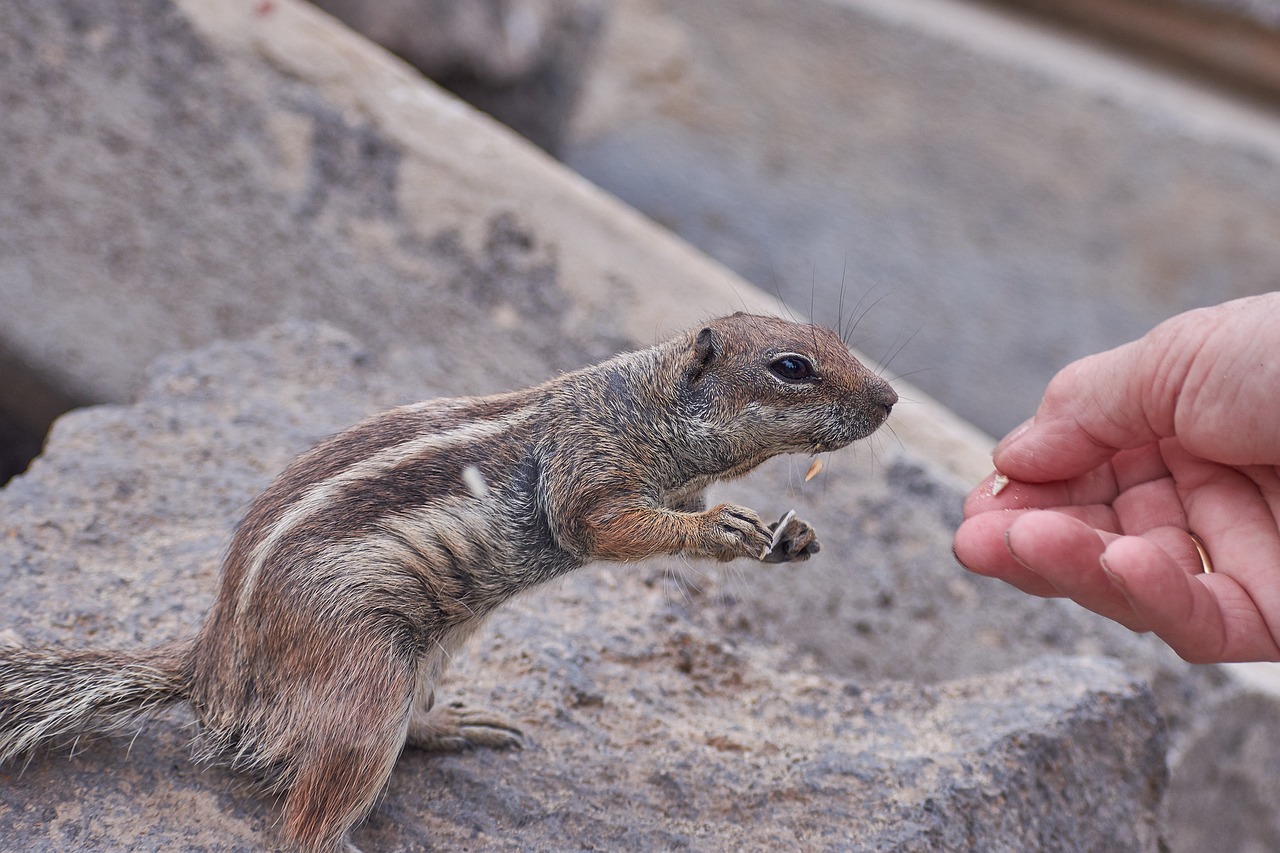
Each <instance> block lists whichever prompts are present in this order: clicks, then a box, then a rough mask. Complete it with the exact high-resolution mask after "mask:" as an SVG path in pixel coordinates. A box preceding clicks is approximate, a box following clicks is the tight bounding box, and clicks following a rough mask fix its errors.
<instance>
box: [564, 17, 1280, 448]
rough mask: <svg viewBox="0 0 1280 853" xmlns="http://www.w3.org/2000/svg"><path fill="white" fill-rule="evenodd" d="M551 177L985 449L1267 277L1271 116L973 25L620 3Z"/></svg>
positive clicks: (1011, 29)
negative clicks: (649, 224)
mask: <svg viewBox="0 0 1280 853" xmlns="http://www.w3.org/2000/svg"><path fill="white" fill-rule="evenodd" d="M1051 5H1053V4H1051ZM1113 5H1119V4H1113ZM564 156H565V160H566V162H568V163H569V164H570V165H572V166H573V167H574V168H576V169H578V170H579V171H581V172H582V173H583V174H584V175H586V176H587V177H588V178H590V179H591V180H593V181H595V182H596V183H598V184H600V185H601V186H602V187H604V188H606V189H608V190H610V191H611V192H614V193H616V194H617V195H618V196H619V197H620V198H622V199H623V200H625V201H627V202H628V203H630V204H632V205H634V206H635V207H637V208H638V209H640V210H642V211H644V212H645V213H647V214H648V215H650V216H652V217H653V218H654V219H655V220H657V221H658V222H661V223H663V224H664V225H666V226H668V227H669V228H671V229H672V230H673V231H674V232H676V233H677V234H679V235H680V236H682V237H684V238H685V239H687V240H689V241H690V242H691V243H693V244H694V245H695V246H698V247H699V248H701V249H703V250H704V251H706V252H707V253H709V254H710V255H712V256H713V257H715V258H717V259H718V260H720V261H722V262H723V263H725V264H726V265H728V266H729V267H731V268H732V269H734V270H735V271H736V272H738V273H739V274H741V275H742V276H743V277H744V278H746V279H747V280H749V281H752V282H754V283H755V284H756V285H757V286H759V287H761V288H763V289H764V290H766V291H772V290H775V289H776V290H778V291H780V292H781V293H782V295H783V296H784V297H785V298H786V299H787V301H788V302H789V303H790V304H792V305H794V306H798V307H800V308H801V309H802V310H804V311H806V312H807V313H809V314H810V315H811V316H814V317H816V318H818V319H820V320H823V321H824V322H827V323H829V324H833V323H834V322H835V321H836V320H837V319H845V320H848V319H850V317H851V316H857V315H860V314H862V313H863V311H864V309H868V307H869V306H870V309H869V310H865V317H863V319H862V321H861V322H860V323H859V325H858V328H857V330H856V334H855V336H854V339H855V340H856V342H857V345H858V346H859V348H860V349H862V350H863V351H864V352H868V353H870V354H871V355H873V356H875V357H877V358H881V359H889V358H892V365H891V367H892V369H893V370H895V371H897V372H899V373H900V374H905V375H909V376H910V377H911V379H912V381H913V382H915V383H916V384H918V385H920V386H921V387H922V388H923V389H924V390H925V391H926V392H927V393H929V394H930V395H931V396H933V397H934V398H936V399H938V400H940V401H942V402H943V403H944V404H945V405H947V406H948V407H950V408H951V409H953V410H954V411H956V412H957V413H958V414H960V415H961V416H963V417H964V418H965V419H967V420H968V421H970V422H971V423H974V424H977V425H978V426H979V427H981V428H983V429H984V430H986V431H988V432H989V433H992V434H995V435H1000V434H1003V433H1004V432H1005V431H1007V430H1009V429H1011V428H1012V427H1013V426H1015V425H1016V424H1018V423H1020V422H1021V421H1022V420H1023V419H1024V418H1025V417H1027V416H1028V415H1029V414H1030V413H1031V412H1032V411H1034V409H1035V405H1036V403H1037V402H1038V401H1039V398H1040V394H1041V392H1042V391H1043V390H1044V386H1045V384H1046V383H1047V382H1048V380H1049V379H1050V378H1051V377H1052V375H1053V374H1054V373H1055V372H1056V371H1057V370H1058V369H1059V368H1060V367H1061V366H1062V365H1064V364H1066V363H1067V362H1068V361H1070V360H1071V359H1073V358H1077V357H1080V356H1083V355H1086V354H1089V353H1092V352H1097V351H1099V350H1102V349H1107V348H1110V347H1112V346H1116V345H1118V344H1120V343H1123V342H1125V341H1128V340H1131V339H1133V338H1135V337H1137V336H1139V335H1141V334H1142V333H1144V332H1145V331H1146V330H1147V329H1149V328H1150V327H1151V326H1152V325H1154V324H1155V323H1156V322H1158V321H1160V320H1162V319H1164V318H1166V317H1168V316H1170V315H1171V314H1174V313H1177V312H1178V311H1180V310H1184V309H1186V308H1189V307H1193V306H1196V305H1202V304H1209V303H1214V302H1218V301H1222V300H1225V299H1227V298H1230V297H1233V296H1240V295H1244V294H1248V293H1256V292H1261V291H1266V290H1270V289H1273V288H1275V287H1276V274H1275V270H1276V269H1277V267H1280V216H1277V212H1276V206H1275V204H1274V199H1275V198H1277V196H1280V168H1277V166H1278V165H1280V122H1277V120H1276V118H1275V117H1274V115H1271V114H1268V113H1263V112H1261V111H1257V110H1248V109H1244V108H1242V107H1239V106H1236V105H1233V104H1231V103H1229V102H1226V101H1224V100H1222V99H1218V98H1214V97H1210V96H1207V95H1206V94H1205V93H1203V92H1199V91H1195V90H1193V89H1192V88H1191V87H1189V86H1185V85H1180V84H1178V83H1177V82H1175V81H1173V80H1170V79H1168V78H1166V77H1162V76H1160V75H1158V74H1155V73H1152V72H1150V71H1149V70H1146V69H1144V68H1141V67H1138V66H1135V65H1132V64H1129V63H1125V62H1123V61H1121V60H1118V59H1117V58H1116V57H1115V56H1111V55H1108V54H1106V53H1104V52H1103V51H1101V50H1099V49H1096V48H1093V47H1089V46H1086V45H1082V44H1077V43H1073V42H1071V41H1070V40H1068V39H1065V38H1062V37H1060V36H1059V35H1058V34H1056V33H1053V32H1050V31H1047V30H1044V29H1037V28H1035V27H1032V26H1028V25H1025V24H1020V23H1018V22H1016V21H1014V20H1012V19H1011V18H1008V17H1006V16H1002V15H1000V14H997V13H996V12H993V11H992V10H991V9H989V8H984V7H983V6H982V5H981V4H973V3H964V2H948V0H752V2H750V3H746V4H743V3H741V2H738V0H659V2H653V0H618V2H617V3H616V4H615V5H614V7H613V10H612V14H611V16H610V18H609V20H608V23H607V26H606V28H605V31H604V33H603V35H602V36H601V44H600V48H599V50H598V52H597V63H596V67H595V70H594V72H593V75H592V78H591V80H590V82H589V84H588V86H587V88H586V90H585V92H584V94H583V97H582V101H581V104H580V106H579V108H578V111H577V113H576V115H575V118H574V125H573V129H572V131H571V135H570V138H569V140H568V141H567V143H566V146H565V149H564ZM841 314H845V315H847V316H845V317H841ZM899 350H900V352H899Z"/></svg>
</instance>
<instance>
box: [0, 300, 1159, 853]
mask: <svg viewBox="0 0 1280 853" xmlns="http://www.w3.org/2000/svg"><path fill="white" fill-rule="evenodd" d="M430 360H431V355H430V354H419V355H418V356H417V357H416V359H413V360H412V361H414V362H416V364H419V365H420V364H424V363H427V362H429V361H430ZM409 361H411V360H408V359H406V360H402V361H400V362H396V363H392V362H388V361H385V360H382V359H379V358H377V357H376V356H372V355H371V354H370V353H369V351H368V350H367V349H366V348H364V347H363V346H361V345H359V344H357V343H355V342H354V341H353V340H352V339H351V338H349V337H347V336H345V335H343V334H341V333H338V332H335V331H333V330H330V329H327V328H324V327H316V326H310V325H305V324H290V325H286V326H281V327H275V328H272V329H269V330H267V331H265V332H264V333H261V334H260V335H258V336H256V337H255V338H254V339H252V340H250V341H248V342H246V343H243V344H227V343H224V344H217V345H214V346H212V347H210V348H208V349H205V350H202V351H197V352H195V353H190V354H186V355H180V356H175V357H171V358H169V359H167V360H165V361H164V362H163V363H162V364H161V365H159V366H158V367H157V369H156V370H155V371H154V372H153V374H152V377H151V379H150V381H149V383H148V385H147V387H146V391H145V393H144V394H143V396H142V398H141V399H140V400H139V402H138V403H137V404H136V405H131V406H100V407H95V408H90V409H85V410H81V411H78V412H75V413H73V414H71V415H68V416H66V417H64V418H62V419H61V420H60V421H59V422H58V425H57V427H56V428H55V430H54V432H53V434H52V436H51V437H50V441H49V446H48V448H47V450H46V452H45V454H44V455H43V456H41V457H40V459H39V460H37V462H36V463H35V465H34V466H33V467H32V469H31V470H30V472H29V473H27V474H26V475H24V476H21V477H19V478H17V479H16V480H14V481H13V482H12V483H11V484H10V485H9V486H8V487H7V488H6V489H4V490H3V491H0V518H3V519H4V526H3V531H2V535H0V579H2V581H0V582H2V583H3V585H4V588H5V591H6V595H5V596H4V598H3V601H0V624H2V625H5V626H12V631H13V633H14V635H16V637H17V638H20V639H21V640H22V641H23V642H28V643H30V642H50V643H65V644H71V643H75V644H95V645H106V646H133V645H138V644H147V643H155V642H160V641H163V640H165V639H169V638H172V637H176V636H180V635H183V634H185V633H187V632H189V631H191V630H193V628H194V627H195V625H196V624H197V623H198V620H199V619H200V616H201V614H202V612H203V611H204V610H205V608H206V607H207V606H208V603H209V601H210V600H211V597H212V594H213V592H214V588H215V582H216V575H217V568H218V559H219V556H220V554H221V553H222V551H223V549H224V548H225V545H226V542H227V539H228V537H229V533H230V530H231V527H232V525H233V523H234V520H235V518H236V517H237V515H238V514H239V512H241V511H242V509H243V507H244V506H245V504H246V502H247V501H248V499H249V498H250V497H251V496H252V495H253V494H254V493H255V492H256V491H257V490H259V489H260V488H262V486H263V485H264V484H265V483H266V482H267V481H268V480H269V479H270V477H271V476H272V474H273V473H274V472H275V471H276V470H278V469H279V468H280V467H281V466H282V465H283V464H284V463H285V461H286V460H287V459H288V458H289V457H290V456H292V455H293V454H295V453H296V452H298V451H299V450H300V449H302V448H303V447H305V446H306V445H308V444H309V443H311V442H312V441H314V440H316V439H317V438H318V437H320V436H321V435H323V434H326V433H329V432H331V431H333V430H335V429H337V428H339V427H340V426H342V425H344V424H346V423H348V422H350V421H351V420H353V419H355V418H356V417H359V416H360V415H361V414H363V413H365V412H367V411H369V410H371V409H374V408H378V407H381V406H384V405H386V404H387V403H388V402H389V401H392V400H404V399H410V398H413V397H417V396H422V395H424V394H428V393H430V392H431V389H430V387H429V383H430V379H429V378H424V376H423V374H422V373H421V372H419V371H416V370H408V369H404V372H398V371H399V370H402V369H403V367H402V365H406V364H408V363H409ZM398 365H400V366H398ZM850 457H851V454H850V455H836V456H835V457H833V459H832V460H831V464H830V465H829V466H828V473H825V474H824V477H825V476H831V474H830V472H831V471H832V470H834V471H835V472H837V473H838V472H840V471H841V470H842V469H844V470H845V473H846V475H848V474H849V473H850V471H851V469H845V468H844V464H843V463H844V462H845V461H846V459H847V458H850ZM904 464H905V463H904ZM891 471H892V468H891V467H889V468H884V467H882V468H881V469H880V471H879V473H877V472H876V471H875V470H872V471H870V472H869V474H867V472H863V471H859V472H858V475H859V477H862V476H863V475H864V474H866V475H867V476H868V477H869V478H870V480H871V482H867V483H865V484H864V485H865V486H866V488H867V489H868V490H870V491H872V492H875V493H879V491H880V490H882V489H884V488H886V487H885V484H884V483H883V482H877V481H878V480H883V479H885V476H886V474H889V473H891ZM764 482H765V483H766V484H769V485H768V486H767V487H766V488H765V489H763V490H760V491H758V492H757V493H756V494H754V495H753V500H754V502H755V503H756V504H757V505H762V506H763V505H767V504H768V503H769V502H770V501H777V500H779V499H780V496H779V495H777V494H775V493H774V491H773V485H772V484H771V482H770V480H769V479H768V478H767V477H766V478H765V480H764ZM868 517H871V516H868ZM852 520H853V521H854V523H855V524H856V523H858V516H855V517H854V518H853V519H852ZM917 532H918V533H920V534H921V535H920V536H912V535H907V534H909V532H908V531H904V535H902V536H901V537H899V538H898V539H897V540H896V541H895V542H893V543H892V544H890V545H889V546H888V547H890V548H891V549H893V550H894V551H895V552H896V553H895V556H893V557H891V558H892V559H897V560H899V561H902V562H904V563H914V562H915V561H917V560H920V559H921V557H920V553H919V549H920V548H921V547H922V544H923V543H925V542H927V537H928V536H930V535H935V534H936V533H937V531H936V530H935V531H930V530H925V529H921V530H919V531H917ZM886 541H888V540H886ZM863 563H864V557H863V556H860V555H859V554H858V553H857V552H856V551H844V550H842V549H840V548H836V547H828V548H825V549H824V551H823V552H822V554H820V555H818V556H817V557H815V558H814V559H813V560H812V561H810V562H809V563H806V564H803V565H798V566H783V567H763V566H760V565H741V566H740V565H737V564H730V565H728V566H724V567H719V566H716V565H704V564H699V565H696V566H695V565H690V566H687V567H686V566H685V565H683V564H682V563H680V562H678V561H677V562H665V563H664V562H658V563H644V564H636V565H599V566H596V567H591V568H588V569H586V570H583V571H581V572H579V573H577V574H576V575H573V576H571V577H569V578H567V579H566V580H564V581H563V582H560V583H556V584H552V585H550V586H548V587H545V588H542V589H540V590H537V591H535V592H534V593H533V594H531V595H529V596H527V597H525V598H523V599H521V600H519V601H517V602H515V603H514V604H513V605H512V606H510V607H508V608H506V609H505V610H503V611H500V612H499V614H498V615H497V616H496V617H495V618H494V619H493V620H492V621H491V622H490V624H489V626H488V627H487V628H486V629H485V630H484V631H483V632H482V634H481V635H480V637H479V638H478V639H477V640H476V641H475V642H474V643H473V644H472V647H471V649H470V651H469V652H468V653H467V654H465V655H464V656H462V658H461V659H460V660H458V661H457V662H456V665H455V667H454V669H453V671H452V674H451V676H450V677H449V678H448V681H447V685H446V688H445V692H446V695H447V696H448V698H449V699H455V698H457V699H463V700H465V701H467V702H468V703H469V704H472V705H480V706H490V707H493V708H495V709H497V710H499V711H501V712H503V713H505V714H507V715H509V716H513V717H515V718H516V719H518V721H519V723H520V724H521V725H522V726H523V727H524V729H525V731H526V733H527V735H528V736H529V744H528V745H527V746H526V748H525V749H523V750H521V751H516V752H487V751H477V752H474V753H471V754H464V755H451V756H433V755H425V754H421V753H417V752H414V751H408V752H406V753H405V755H404V756H402V758H401V761H400V764H399V767H398V768H397V771H396V773H395V774H394V776H393V779H392V782H391V785H390V789H389V791H388V792H387V795H386V797H385V798H384V799H383V800H382V802H381V803H380V805H379V806H378V808H377V809H376V811H375V812H374V814H373V816H372V817H371V819H370V820H369V822H368V823H367V824H366V825H365V826H364V827H363V828H362V829H360V830H359V832H358V833H357V835H356V840H357V841H358V842H359V843H360V844H362V845H363V846H364V848H365V849H366V850H370V851H372V850H392V849H395V850H416V849H434V848H437V847H439V848H449V849H465V848H469V847H480V848H484V849H499V850H508V849H509V850H516V849H566V848H570V847H573V848H583V847H597V848H609V849H618V850H651V849H679V848H695V849H699V850H734V849H797V848H806V849H816V848H827V849H867V850H881V849H883V850H888V849H893V850H936V849H1094V850H1102V849H1115V850H1121V849H1123V850H1152V851H1154V850H1156V849H1157V842H1158V835H1159V833H1158V829H1157V825H1156V822H1155V816H1156V809H1157V806H1158V804H1159V801H1160V796H1161V792H1162V790H1163V788H1164V784H1165V770H1164V749H1165V741H1164V730H1163V727H1162V723H1161V721H1160V718H1159V714H1158V712H1157V709H1156V705H1155V701H1154V697H1153V695H1152V694H1151V692H1150V691H1149V690H1148V689H1147V688H1146V687H1145V686H1144V685H1143V684H1142V683H1141V682H1140V681H1137V680H1135V679H1134V678H1133V677H1132V676H1130V675H1128V674H1126V673H1125V672H1124V671H1123V670H1122V668H1121V667H1120V666H1118V665H1117V664H1116V663H1114V662H1107V661H1103V660H1100V659H1096V658H1071V657H1061V656H1057V657H1044V658H1038V659H1036V660H1033V661H1031V662H1029V663H1026V664H1024V665H1021V666H1018V667H1011V668H1009V669H1007V670H1006V671H1004V672H1001V673H999V674H996V675H986V676H982V677H976V678H969V679H963V680H944V681H941V682H940V683H938V684H935V685H928V684H924V683H920V682H915V683H911V682H906V681H887V680H884V679H883V678H881V677H879V676H875V675H872V676H868V677H867V678H860V679H858V680H856V681H853V680H850V679H848V678H847V677H840V676H833V675H831V674H828V673H829V671H828V672H824V671H823V670H820V669H818V668H816V667H815V666H814V665H813V664H812V663H807V664H806V663H804V662H803V658H804V655H803V654H802V653H801V652H800V651H799V650H798V649H797V648H796V647H795V646H792V645H789V644H787V643H786V642H785V641H782V640H779V641H778V642H770V641H769V639H767V638H763V637H762V636H761V635H759V634H758V633H756V632H754V631H752V630H748V629H747V628H746V627H745V626H742V625H741V624H739V626H738V627H737V628H735V627H733V623H735V621H738V622H740V619H739V617H741V616H742V615H743V613H742V611H741V610H740V608H739V606H738V605H737V604H735V602H734V593H735V591H738V590H741V589H742V588H743V587H745V586H748V585H751V584H754V583H755V581H756V580H757V579H758V578H759V577H761V576H762V575H769V574H770V573H775V572H776V573H778V574H779V575H781V576H783V577H784V578H790V579H791V580H792V581H799V580H800V579H802V578H804V577H806V576H807V575H809V574H811V573H820V572H831V573H837V574H841V575H849V574H856V573H858V572H860V571H862V570H863V568H864V566H863ZM823 618H824V619H827V618H830V619H832V620H833V621H834V619H835V618H836V617H835V616H832V615H830V614H826V615H824V616H823ZM815 621H817V619H816V617H815ZM880 650H881V653H882V654H883V655H886V656H892V655H894V654H896V653H897V648H896V647H895V646H894V645H893V644H891V643H889V642H884V643H883V644H882V645H881V649H880ZM189 737H190V717H189V715H188V714H187V713H186V712H185V711H183V710H175V711H172V712H169V713H166V714H163V715H161V716H160V717H159V718H158V719H156V720H154V721H152V722H151V723H150V724H149V725H147V726H145V727H143V728H142V729H141V730H140V731H139V733H138V734H137V735H136V736H135V737H121V738H108V739H103V740H97V741H94V742H90V743H81V744H78V745H77V746H76V750H75V752H76V754H75V755H74V756H73V757H72V758H67V757H66V756H65V755H63V754H56V755H53V754H42V755H40V756H37V757H35V758H34V759H33V760H32V761H31V762H30V763H29V764H28V765H26V766H25V767H21V766H10V767H4V768H0V790H4V791H5V795H4V797H3V798H0V837H4V838H5V839H6V843H7V844H9V845H11V846H15V847H17V848H20V849H24V850H65V849H80V850H118V849H130V850H157V851H158V850H170V849H174V848H175V847H179V846H181V847H182V848H183V849H187V850H229V849H258V848H259V847H260V846H262V845H269V844H270V843H271V839H272V837H273V836H272V835H271V833H272V831H273V827H274V823H273V821H274V820H275V812H274V811H273V806H272V803H271V802H270V801H269V800H267V799H263V798H259V797H258V796H256V795H255V794H254V793H253V792H252V790H251V789H250V788H249V787H248V786H247V785H246V784H245V783H244V780H242V779H239V778H237V777H235V776H232V775H230V774H228V773H226V772H223V771H221V770H218V769H203V770H202V769H196V768H194V767H192V766H191V765H190V763H189V762H188V759H187V756H186V749H185V744H186V742H187V741H188V740H189Z"/></svg>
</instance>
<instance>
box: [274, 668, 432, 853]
mask: <svg viewBox="0 0 1280 853" xmlns="http://www.w3.org/2000/svg"><path fill="white" fill-rule="evenodd" d="M344 663H345V664H346V665H345V666H341V667H339V670H340V671H339V673H337V674H335V675H334V677H333V680H332V681H331V682H330V683H329V684H328V685H327V687H328V688H330V689H332V691H333V694H332V695H329V696H324V697H321V696H315V695H313V696H312V697H311V698H312V700H313V701H312V702H310V703H308V708H307V715H306V721H305V723H303V725H305V726H306V729H305V731H299V732H295V733H294V735H295V736H296V737H297V740H298V745H297V747H296V750H295V751H294V754H293V755H292V756H291V759H290V762H289V763H290V764H291V765H292V766H291V768H290V770H289V773H288V776H289V785H288V790H287V792H286V794H285V799H284V833H285V835H286V836H287V837H288V838H289V840H290V841H292V842H293V843H294V844H296V845H297V846H298V847H299V848H300V849H301V850H304V851H307V853H321V851H323V853H329V851H335V850H341V851H352V850H356V849H357V848H356V847H355V846H354V845H353V844H352V843H351V841H350V835H349V834H350V832H351V829H352V828H353V827H354V826H355V825H356V824H357V823H358V822H359V821H360V820H361V819H363V818H364V816H365V815H366V814H368V813H369V811H370V810H371V809H372V808H373V805H374V803H375V802H377V799H378V797H379V796H380V795H381V794H382V791H383V789H385V788H386V785H387V780H388V779H390V777H391V770H392V768H393V767H394V766H395V763H396V759H397V758H399V756H400V752H401V750H402V749H403V748H404V744H405V737H406V735H407V733H408V729H409V718H410V716H411V713H412V707H413V697H414V687H415V683H416V673H415V671H414V669H415V667H414V666H413V664H412V663H411V662H402V661H397V660H396V659H395V658H394V657H393V656H391V655H387V654H385V653H384V654H381V655H379V654H376V653H375V654H370V655H368V656H367V657H364V659H363V660H356V659H354V658H349V659H348V660H347V661H345V662H344ZM325 692H327V691H325Z"/></svg>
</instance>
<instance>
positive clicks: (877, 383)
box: [867, 376, 898, 418]
mask: <svg viewBox="0 0 1280 853" xmlns="http://www.w3.org/2000/svg"><path fill="white" fill-rule="evenodd" d="M869 385H870V387H869V388H868V389H867V390H868V391H870V392H871V399H872V400H874V401H875V402H876V404H877V405H879V406H880V407H882V408H883V409H884V416H885V417H886V418H887V417H889V415H890V414H892V413H893V406H894V404H895V403H897V402H898V392H897V391H894V390H893V386H892V385H890V384H889V383H888V382H885V381H884V380H883V379H881V378H880V377H879V376H876V377H873V378H872V380H871V382H870V383H869Z"/></svg>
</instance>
